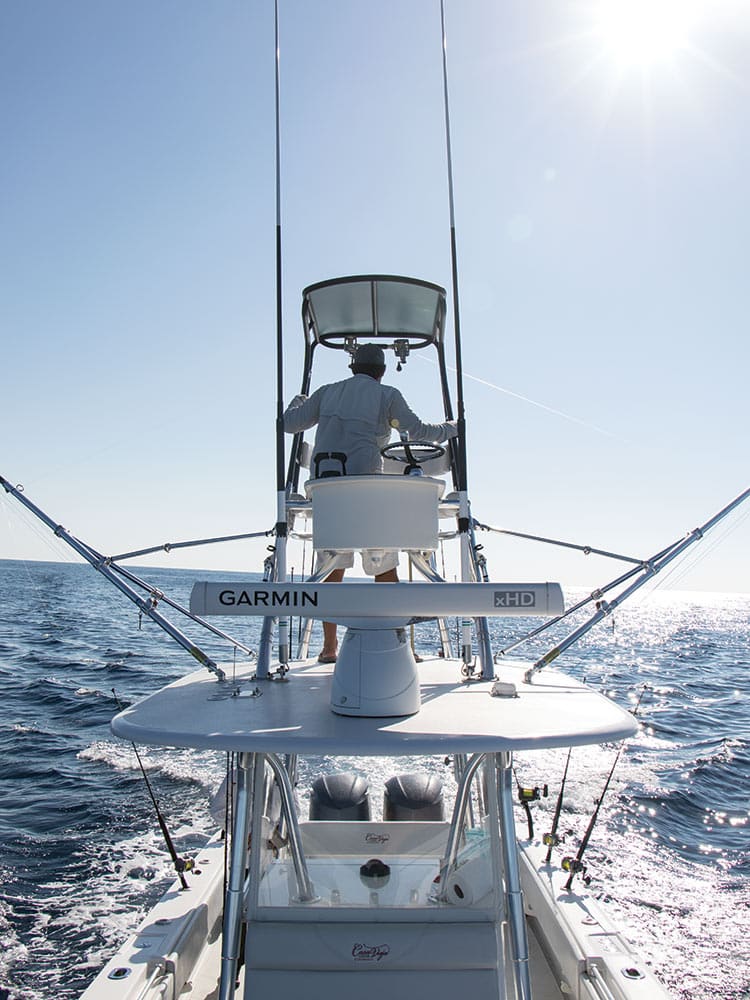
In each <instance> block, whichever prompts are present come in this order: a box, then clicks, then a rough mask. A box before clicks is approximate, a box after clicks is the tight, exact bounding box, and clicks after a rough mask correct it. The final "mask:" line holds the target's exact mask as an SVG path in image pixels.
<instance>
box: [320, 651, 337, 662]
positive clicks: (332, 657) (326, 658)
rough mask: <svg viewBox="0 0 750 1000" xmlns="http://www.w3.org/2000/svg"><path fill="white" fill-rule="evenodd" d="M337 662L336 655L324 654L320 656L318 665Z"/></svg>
mask: <svg viewBox="0 0 750 1000" xmlns="http://www.w3.org/2000/svg"><path fill="white" fill-rule="evenodd" d="M335 662H336V654H335V653H325V652H322V653H320V654H319V655H318V663H335Z"/></svg>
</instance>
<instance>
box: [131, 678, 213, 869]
mask: <svg viewBox="0 0 750 1000" xmlns="http://www.w3.org/2000/svg"><path fill="white" fill-rule="evenodd" d="M112 695H113V697H114V699H115V703H116V704H117V707H118V709H119V710H120V711H121V712H122V710H123V705H122V703H121V701H120V699H119V698H118V697H117V692H116V691H115V689H114V688H112ZM131 746H132V747H133V750H134V752H135V757H136V760H137V761H138V767H140V769H141V774H142V775H143V780H144V781H145V782H146V788H147V789H148V794H149V795H150V796H151V801H152V803H153V805H154V811H155V812H156V818H157V820H158V821H159V826H160V828H161V832H162V835H163V837H164V843H165V844H166V845H167V850H168V851H169V856H170V857H171V859H172V864H173V865H174V868H175V871H176V872H177V875H178V877H179V879H180V885H181V886H182V888H183V889H189V888H190V886H189V885H188V884H187V881H186V879H185V872H189V871H192V869H193V868H194V867H195V862H194V861H193V860H192V859H191V858H181V857H180V856H179V855H178V853H177V850H176V849H175V846H174V841H173V840H172V837H171V834H170V832H169V828H168V827H167V824H166V821H165V819H164V817H163V815H162V812H161V809H160V808H159V802H158V800H157V798H156V796H155V795H154V790H153V788H152V787H151V782H150V781H149V780H148V775H147V774H146V768H145V767H144V766H143V761H142V760H141V755H140V754H139V753H138V747H137V746H136V745H135V743H131Z"/></svg>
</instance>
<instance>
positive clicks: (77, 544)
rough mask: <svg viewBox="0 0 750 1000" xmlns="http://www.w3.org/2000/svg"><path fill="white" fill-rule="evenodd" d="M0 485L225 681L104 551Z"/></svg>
mask: <svg viewBox="0 0 750 1000" xmlns="http://www.w3.org/2000/svg"><path fill="white" fill-rule="evenodd" d="M0 486H2V487H3V488H4V489H5V491H6V493H10V494H11V496H13V497H15V498H16V500H18V501H19V503H21V504H22V505H23V506H24V507H26V509H27V510H30V511H31V513H32V514H34V515H35V517H38V518H39V520H40V521H42V523H43V524H46V525H47V527H48V528H50V529H51V530H52V531H53V532H54V534H55V535H56V536H57V538H62V540H63V541H64V542H67V544H68V545H69V546H70V547H71V548H72V549H73V550H74V551H75V552H77V553H78V554H79V555H80V556H82V557H83V558H84V559H85V560H86V562H87V563H90V564H91V565H92V566H93V567H94V569H95V570H98V571H99V572H100V573H101V574H102V576H104V577H106V578H107V579H108V580H109V582H110V583H111V584H113V585H114V586H115V587H117V589H118V590H119V591H120V592H121V593H123V594H125V596H126V597H128V598H129V599H130V600H131V601H132V602H133V604H135V605H136V607H138V609H139V610H140V611H141V612H142V613H143V614H144V615H148V617H149V618H150V619H151V620H152V621H154V622H156V624H157V625H159V626H160V627H161V628H162V629H164V631H165V632H166V633H167V635H169V636H171V637H172V638H173V639H174V640H175V642H176V643H178V644H179V645H180V646H182V647H183V649H186V650H187V651H188V653H190V655H191V656H192V657H193V658H194V659H196V660H197V661H198V663H200V664H201V665H202V666H204V667H206V669H207V670H210V671H211V672H212V673H214V674H216V676H217V677H218V679H219V680H220V681H223V680H226V674H225V673H224V671H223V670H222V669H221V668H220V667H219V666H217V664H216V663H215V661H214V660H212V659H211V657H210V656H207V655H206V654H205V653H204V652H203V650H202V649H199V648H198V647H197V646H196V645H195V643H193V642H191V640H190V639H189V638H188V637H187V636H186V635H185V634H184V633H183V632H181V631H180V630H179V629H178V628H176V627H175V626H174V625H173V624H172V623H171V622H170V621H169V620H168V619H167V618H165V617H164V616H163V615H161V614H160V613H159V612H158V611H157V610H156V600H155V598H154V597H153V596H149V597H148V598H143V597H141V595H140V594H139V593H138V592H137V591H135V590H133V588H132V587H129V586H128V584H127V583H125V582H124V581H123V580H121V579H120V577H119V576H118V575H117V573H116V572H115V570H113V569H112V567H111V565H110V563H111V560H110V559H108V558H107V557H106V556H104V555H102V554H101V552H97V551H96V549H93V548H92V547H91V546H90V545H88V544H87V543H86V542H82V541H81V540H80V539H78V538H76V537H75V536H74V535H71V534H70V532H69V531H66V529H65V528H63V526H62V525H61V524H56V523H55V522H54V521H53V520H52V518H51V517H49V516H48V515H47V514H45V513H44V511H43V510H42V509H41V508H40V507H37V505H36V504H35V503H32V501H31V500H29V499H28V497H26V496H25V495H24V493H23V490H22V489H19V488H18V487H17V486H13V485H12V484H11V483H9V482H8V480H7V479H4V478H3V477H2V476H0Z"/></svg>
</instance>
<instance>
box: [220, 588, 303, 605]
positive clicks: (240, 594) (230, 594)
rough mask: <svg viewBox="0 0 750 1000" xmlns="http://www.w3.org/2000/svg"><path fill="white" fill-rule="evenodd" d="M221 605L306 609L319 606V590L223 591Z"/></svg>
mask: <svg viewBox="0 0 750 1000" xmlns="http://www.w3.org/2000/svg"><path fill="white" fill-rule="evenodd" d="M219 603H220V604H223V605H225V606H226V607H234V606H235V605H240V604H247V605H249V606H250V607H264V608H268V607H272V608H274V607H278V608H300V607H301V608H304V607H307V606H308V605H310V606H311V607H314V608H316V607H317V606H318V592H317V590H240V591H236V590H222V591H221V593H220V594H219Z"/></svg>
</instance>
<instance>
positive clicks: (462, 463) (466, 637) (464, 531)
mask: <svg viewBox="0 0 750 1000" xmlns="http://www.w3.org/2000/svg"><path fill="white" fill-rule="evenodd" d="M440 29H441V42H442V50H443V60H442V62H443V109H444V111H445V153H446V164H447V171H448V212H449V220H450V244H451V289H452V293H453V332H454V338H455V350H456V409H457V413H456V416H457V426H458V437H457V438H456V440H455V442H451V448H452V449H453V454H454V459H455V468H456V471H457V475H458V482H457V484H456V486H457V488H458V531H459V539H460V546H461V579H462V580H463V581H464V582H465V583H468V582H469V581H471V580H473V579H474V569H473V553H472V538H471V533H470V530H471V518H470V512H469V494H468V483H467V472H466V414H465V410H464V388H463V365H462V362H461V320H460V315H461V312H460V308H459V297H458V250H457V247H456V209H455V200H454V197H453V153H452V149H451V119H450V104H449V100H448V37H447V33H446V30H445V0H440ZM461 657H462V659H463V662H464V664H465V666H466V667H467V668H469V667H470V666H471V664H472V659H473V654H472V648H471V621H470V619H466V618H464V619H463V620H462V622H461ZM482 659H483V667H484V669H483V674H484V673H486V674H487V676H491V674H492V665H491V657H490V658H489V662H488V663H484V660H485V659H486V656H483V658H482Z"/></svg>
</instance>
